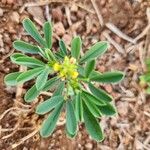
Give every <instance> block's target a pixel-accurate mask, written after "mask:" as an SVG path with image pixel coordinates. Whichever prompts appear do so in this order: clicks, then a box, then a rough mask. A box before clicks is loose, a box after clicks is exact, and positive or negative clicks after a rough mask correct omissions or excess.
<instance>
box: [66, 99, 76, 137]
mask: <svg viewBox="0 0 150 150" xmlns="http://www.w3.org/2000/svg"><path fill="white" fill-rule="evenodd" d="M66 111H67V112H66V113H67V114H66V128H67V131H68V132H69V133H70V134H72V135H74V134H75V133H76V130H77V120H76V116H75V111H74V107H73V104H72V101H70V100H68V101H67V102H66Z"/></svg>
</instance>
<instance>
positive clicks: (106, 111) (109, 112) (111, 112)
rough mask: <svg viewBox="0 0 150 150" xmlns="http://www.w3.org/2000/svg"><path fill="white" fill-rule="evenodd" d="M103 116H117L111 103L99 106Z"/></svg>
mask: <svg viewBox="0 0 150 150" xmlns="http://www.w3.org/2000/svg"><path fill="white" fill-rule="evenodd" d="M98 108H99V109H100V111H101V113H102V114H104V115H106V116H112V115H115V114H116V109H115V108H114V107H113V106H112V105H111V104H109V103H107V104H106V105H105V106H99V107H98Z"/></svg>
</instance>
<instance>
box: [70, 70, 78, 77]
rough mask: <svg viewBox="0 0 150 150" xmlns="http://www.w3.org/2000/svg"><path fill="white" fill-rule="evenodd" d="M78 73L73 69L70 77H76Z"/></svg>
mask: <svg viewBox="0 0 150 150" xmlns="http://www.w3.org/2000/svg"><path fill="white" fill-rule="evenodd" d="M78 75H79V74H78V72H77V71H74V72H73V73H72V75H71V77H72V79H76V78H77V76H78Z"/></svg>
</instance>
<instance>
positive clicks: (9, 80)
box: [4, 72, 22, 86]
mask: <svg viewBox="0 0 150 150" xmlns="http://www.w3.org/2000/svg"><path fill="white" fill-rule="evenodd" d="M21 73H22V72H13V73H10V74H8V75H6V76H5V78H4V82H5V84H6V85H8V86H15V85H17V77H18V76H19V75H20V74H21Z"/></svg>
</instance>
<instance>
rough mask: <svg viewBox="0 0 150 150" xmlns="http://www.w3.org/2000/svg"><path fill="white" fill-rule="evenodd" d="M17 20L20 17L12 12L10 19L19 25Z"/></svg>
mask: <svg viewBox="0 0 150 150" xmlns="http://www.w3.org/2000/svg"><path fill="white" fill-rule="evenodd" d="M19 18H20V16H19V14H18V12H16V11H14V12H12V14H11V15H10V19H11V20H12V21H13V22H15V23H19Z"/></svg>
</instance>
